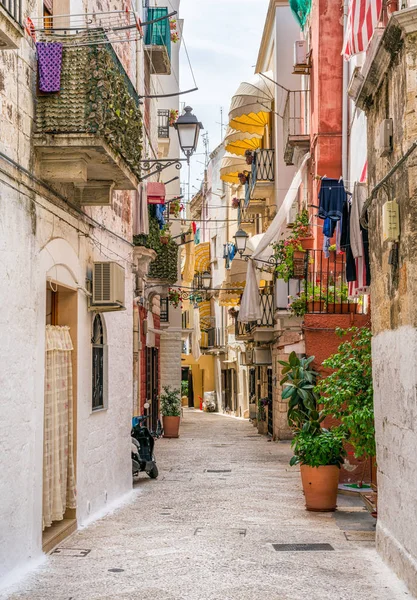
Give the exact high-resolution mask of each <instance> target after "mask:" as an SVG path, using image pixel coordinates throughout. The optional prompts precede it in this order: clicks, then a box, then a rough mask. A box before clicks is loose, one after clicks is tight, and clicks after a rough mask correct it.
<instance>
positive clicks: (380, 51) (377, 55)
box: [349, 6, 417, 111]
mask: <svg viewBox="0 0 417 600" xmlns="http://www.w3.org/2000/svg"><path fill="white" fill-rule="evenodd" d="M416 32H417V7H415V6H414V7H411V8H407V9H404V10H401V11H398V12H396V13H394V14H393V15H392V17H391V18H390V20H389V21H388V24H387V26H386V28H385V30H383V31H382V30H380V29H379V30H378V29H377V30H375V33H374V36H373V38H372V41H371V44H370V46H369V49H368V51H367V55H366V59H365V63H364V65H363V67H362V69H361V70H360V71H357V72H355V74H354V77H353V79H352V81H351V83H350V91H349V95H350V96H351V98H352V99H353V100H354V102H355V103H356V105H357V106H358V107H359V108H361V109H362V110H365V111H366V110H367V108H368V107H369V106H370V105H371V104H372V101H373V97H374V96H375V94H376V93H377V91H378V89H379V88H380V86H381V84H382V82H383V80H384V77H385V75H386V73H387V71H388V69H389V68H390V65H391V63H392V61H393V59H394V58H395V56H396V55H397V53H398V51H399V50H400V48H401V46H402V44H403V42H404V38H405V37H406V36H408V35H410V34H412V33H416Z"/></svg>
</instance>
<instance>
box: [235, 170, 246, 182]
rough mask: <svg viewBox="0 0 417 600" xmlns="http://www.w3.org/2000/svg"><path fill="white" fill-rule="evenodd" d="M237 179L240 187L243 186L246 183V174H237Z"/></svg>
mask: <svg viewBox="0 0 417 600" xmlns="http://www.w3.org/2000/svg"><path fill="white" fill-rule="evenodd" d="M237 177H238V179H239V181H240V183H241V184H242V185H245V183H247V181H248V173H247V172H246V171H244V172H243V173H238V175H237Z"/></svg>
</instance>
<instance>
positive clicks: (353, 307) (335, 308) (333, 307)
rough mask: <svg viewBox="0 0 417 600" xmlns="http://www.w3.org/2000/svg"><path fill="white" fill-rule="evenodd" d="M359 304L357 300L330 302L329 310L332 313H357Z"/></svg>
mask: <svg viewBox="0 0 417 600" xmlns="http://www.w3.org/2000/svg"><path fill="white" fill-rule="evenodd" d="M357 307H358V305H357V304H356V303H355V302H336V303H335V304H333V303H332V302H329V304H328V306H327V312H328V313H329V314H332V315H348V314H350V313H353V314H356V312H357Z"/></svg>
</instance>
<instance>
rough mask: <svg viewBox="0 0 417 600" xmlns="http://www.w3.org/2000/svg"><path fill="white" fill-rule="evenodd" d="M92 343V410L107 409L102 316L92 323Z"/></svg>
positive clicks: (105, 355)
mask: <svg viewBox="0 0 417 600" xmlns="http://www.w3.org/2000/svg"><path fill="white" fill-rule="evenodd" d="M91 343H92V359H93V365H92V366H93V368H92V410H93V411H94V410H102V409H103V408H107V346H106V344H105V336H104V325H103V319H102V316H101V315H99V314H97V315H95V317H94V321H93V336H92V338H91Z"/></svg>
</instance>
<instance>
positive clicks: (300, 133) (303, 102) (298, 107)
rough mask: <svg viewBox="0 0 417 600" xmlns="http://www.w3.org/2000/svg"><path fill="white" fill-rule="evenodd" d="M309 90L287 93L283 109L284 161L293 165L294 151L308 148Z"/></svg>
mask: <svg viewBox="0 0 417 600" xmlns="http://www.w3.org/2000/svg"><path fill="white" fill-rule="evenodd" d="M309 110H310V90H298V91H293V92H288V95H287V100H286V103H285V107H284V116H283V132H284V161H285V164H287V165H293V164H294V162H293V159H294V150H295V149H296V148H300V149H303V150H308V149H309V147H310V122H309Z"/></svg>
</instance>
